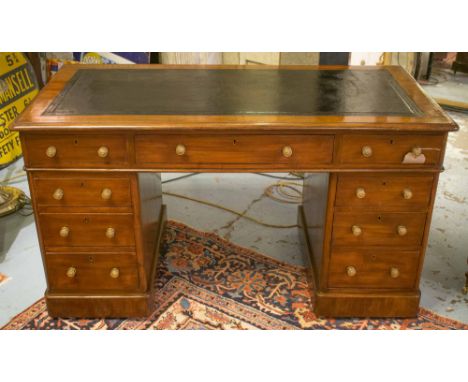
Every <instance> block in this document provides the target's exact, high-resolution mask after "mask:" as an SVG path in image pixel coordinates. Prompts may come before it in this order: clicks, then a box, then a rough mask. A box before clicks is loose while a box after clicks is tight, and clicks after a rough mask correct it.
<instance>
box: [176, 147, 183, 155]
mask: <svg viewBox="0 0 468 382" xmlns="http://www.w3.org/2000/svg"><path fill="white" fill-rule="evenodd" d="M175 152H176V154H177V155H185V146H184V145H177V146H176V148H175Z"/></svg>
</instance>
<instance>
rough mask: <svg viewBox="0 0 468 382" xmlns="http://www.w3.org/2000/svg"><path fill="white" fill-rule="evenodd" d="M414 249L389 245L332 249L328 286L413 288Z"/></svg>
mask: <svg viewBox="0 0 468 382" xmlns="http://www.w3.org/2000/svg"><path fill="white" fill-rule="evenodd" d="M418 264H419V252H418V251H401V250H391V249H390V250H389V249H382V248H376V249H368V248H363V249H356V250H354V249H351V250H350V249H343V250H337V249H334V250H332V253H331V258H330V268H329V277H328V286H329V287H330V288H378V289H382V288H383V289H385V288H401V289H409V288H414V284H415V281H416V275H417V271H418Z"/></svg>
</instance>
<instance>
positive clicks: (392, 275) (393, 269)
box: [390, 267, 400, 279]
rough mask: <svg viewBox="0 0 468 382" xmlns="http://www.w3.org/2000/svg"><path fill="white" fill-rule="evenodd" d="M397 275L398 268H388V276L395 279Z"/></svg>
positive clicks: (398, 272)
mask: <svg viewBox="0 0 468 382" xmlns="http://www.w3.org/2000/svg"><path fill="white" fill-rule="evenodd" d="M398 276H400V270H399V269H398V268H394V267H392V268H390V277H391V278H392V279H396V278H397V277H398Z"/></svg>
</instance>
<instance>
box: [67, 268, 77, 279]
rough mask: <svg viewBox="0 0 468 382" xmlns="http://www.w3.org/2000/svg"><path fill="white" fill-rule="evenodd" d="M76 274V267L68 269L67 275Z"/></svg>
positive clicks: (71, 276)
mask: <svg viewBox="0 0 468 382" xmlns="http://www.w3.org/2000/svg"><path fill="white" fill-rule="evenodd" d="M75 276H76V268H75V267H70V268H68V269H67V277H70V278H73V277H75Z"/></svg>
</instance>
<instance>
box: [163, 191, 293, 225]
mask: <svg viewBox="0 0 468 382" xmlns="http://www.w3.org/2000/svg"><path fill="white" fill-rule="evenodd" d="M163 195H168V196H172V197H175V198H180V199H185V200H190V201H192V202H196V203H200V204H204V205H207V206H210V207H214V208H218V209H220V210H223V211H226V212H230V213H231V214H234V215H237V216H240V217H241V218H244V219H247V220H250V221H252V222H254V223H257V224H260V225H263V226H265V227H270V228H295V227H297V224H291V225H281V224H271V223H266V222H263V221H261V220H259V219H256V218H254V217H252V216H249V215H245V214H243V213H242V212H238V211H236V210H233V209H231V208H228V207H224V206H222V205H219V204H216V203H211V202H207V201H206V200H200V199H196V198H192V197H190V196H185V195H180V194H175V193H173V192H167V191H166V192H163Z"/></svg>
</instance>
